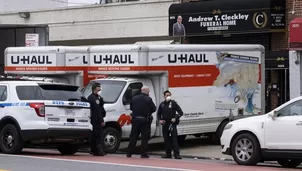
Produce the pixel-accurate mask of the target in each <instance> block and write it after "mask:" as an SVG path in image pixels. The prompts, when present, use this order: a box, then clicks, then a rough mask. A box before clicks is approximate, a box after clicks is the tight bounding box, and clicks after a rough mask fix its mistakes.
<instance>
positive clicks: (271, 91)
mask: <svg viewBox="0 0 302 171" xmlns="http://www.w3.org/2000/svg"><path fill="white" fill-rule="evenodd" d="M265 76H266V77H265V79H266V80H265V83H266V86H265V87H266V90H265V91H266V95H265V102H266V103H265V104H266V109H265V111H266V112H269V111H271V110H273V109H275V108H277V107H278V106H280V105H281V104H283V103H285V102H287V101H289V98H290V97H289V70H288V69H266V70H265Z"/></svg>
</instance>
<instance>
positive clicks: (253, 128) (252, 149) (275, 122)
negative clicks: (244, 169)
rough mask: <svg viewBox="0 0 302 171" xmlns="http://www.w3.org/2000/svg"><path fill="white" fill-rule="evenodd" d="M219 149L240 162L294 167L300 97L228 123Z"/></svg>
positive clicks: (301, 151)
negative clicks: (261, 112) (268, 110)
mask: <svg viewBox="0 0 302 171" xmlns="http://www.w3.org/2000/svg"><path fill="white" fill-rule="evenodd" d="M220 140H221V146H222V153H223V154H227V155H232V156H233V158H234V160H235V162H236V163H237V164H240V165H256V164H257V163H259V162H264V161H277V162H278V163H279V164H280V165H282V166H283V167H290V168H294V167H297V166H299V165H300V164H301V162H302V97H297V98H295V99H292V100H290V101H288V102H286V103H285V104H283V105H281V106H279V107H278V108H276V109H275V110H273V111H271V112H269V113H267V114H264V115H259V116H254V117H249V118H244V119H239V120H235V121H233V122H230V123H228V124H227V125H226V126H225V128H224V131H223V134H222V136H221V139H220Z"/></svg>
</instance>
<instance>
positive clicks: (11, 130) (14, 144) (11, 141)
mask: <svg viewBox="0 0 302 171" xmlns="http://www.w3.org/2000/svg"><path fill="white" fill-rule="evenodd" d="M0 137H1V140H0V142H1V143H0V150H1V151H2V152H3V153H5V154H19V153H21V152H22V149H23V145H24V142H23V140H22V137H21V135H20V133H19V131H18V128H17V127H16V126H15V125H12V124H8V125H6V126H4V127H3V129H2V130H1V132H0Z"/></svg>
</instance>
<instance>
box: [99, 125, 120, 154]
mask: <svg viewBox="0 0 302 171" xmlns="http://www.w3.org/2000/svg"><path fill="white" fill-rule="evenodd" d="M103 139H104V149H103V150H104V152H106V153H116V151H117V150H118V149H119V147H120V143H121V135H120V132H119V131H118V130H117V129H115V128H113V127H105V129H104V138H103Z"/></svg>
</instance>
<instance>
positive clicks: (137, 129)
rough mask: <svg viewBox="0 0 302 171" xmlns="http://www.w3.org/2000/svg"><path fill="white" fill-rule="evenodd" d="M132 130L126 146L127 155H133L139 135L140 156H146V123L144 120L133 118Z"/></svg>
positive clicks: (147, 136) (147, 137)
mask: <svg viewBox="0 0 302 171" xmlns="http://www.w3.org/2000/svg"><path fill="white" fill-rule="evenodd" d="M131 124H132V128H131V133H130V141H129V145H128V154H129V155H131V154H132V153H133V149H134V148H135V146H136V142H137V139H138V138H139V135H140V134H141V155H147V150H148V139H149V135H148V133H149V132H148V121H147V119H146V118H133V119H132V122H131Z"/></svg>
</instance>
